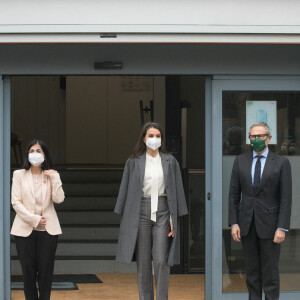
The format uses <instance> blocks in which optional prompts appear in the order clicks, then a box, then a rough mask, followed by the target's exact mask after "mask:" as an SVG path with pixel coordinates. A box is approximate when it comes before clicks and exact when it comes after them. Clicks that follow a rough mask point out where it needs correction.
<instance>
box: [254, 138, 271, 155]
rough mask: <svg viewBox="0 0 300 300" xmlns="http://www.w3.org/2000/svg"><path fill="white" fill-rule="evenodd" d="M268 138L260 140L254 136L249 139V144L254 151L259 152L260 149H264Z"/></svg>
mask: <svg viewBox="0 0 300 300" xmlns="http://www.w3.org/2000/svg"><path fill="white" fill-rule="evenodd" d="M267 139H268V138H266V139H265V140H260V139H258V138H256V139H255V140H250V144H251V146H252V148H253V150H254V151H256V152H260V151H262V150H264V149H265V148H266V140H267Z"/></svg>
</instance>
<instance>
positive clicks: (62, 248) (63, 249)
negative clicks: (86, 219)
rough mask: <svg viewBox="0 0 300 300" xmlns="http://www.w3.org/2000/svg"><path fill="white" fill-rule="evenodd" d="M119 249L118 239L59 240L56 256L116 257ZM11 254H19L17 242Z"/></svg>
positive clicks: (13, 244)
mask: <svg viewBox="0 0 300 300" xmlns="http://www.w3.org/2000/svg"><path fill="white" fill-rule="evenodd" d="M116 250H117V241H114V240H107V241H102V240H101V241H95V240H93V241H82V242H78V241H72V242H68V243H65V242H63V241H59V243H58V245H57V250H56V256H64V257H66V258H69V257H70V256H71V257H72V256H73V257H74V256H77V257H78V258H80V257H88V256H102V257H105V256H108V257H110V258H111V257H115V255H116ZM11 256H17V249H16V245H15V243H14V242H13V243H11Z"/></svg>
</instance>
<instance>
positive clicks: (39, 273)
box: [15, 230, 58, 300]
mask: <svg viewBox="0 0 300 300" xmlns="http://www.w3.org/2000/svg"><path fill="white" fill-rule="evenodd" d="M57 238H58V236H57V235H50V234H49V233H47V231H34V230H33V231H32V233H31V234H30V235H29V236H28V237H20V236H15V240H16V246H17V252H18V255H19V259H20V263H21V267H22V272H23V278H24V294H25V298H26V300H49V299H50V294H51V286H52V278H53V269H54V259H55V252H56V247H57ZM36 282H38V286H39V296H38V290H37V287H36Z"/></svg>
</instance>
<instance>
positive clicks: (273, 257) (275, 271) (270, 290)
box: [242, 218, 280, 300]
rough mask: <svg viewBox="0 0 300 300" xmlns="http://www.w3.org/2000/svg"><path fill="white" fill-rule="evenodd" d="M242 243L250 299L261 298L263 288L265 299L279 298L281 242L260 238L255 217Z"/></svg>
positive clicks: (257, 299)
mask: <svg viewBox="0 0 300 300" xmlns="http://www.w3.org/2000/svg"><path fill="white" fill-rule="evenodd" d="M242 244H243V249H244V256H245V266H246V277H247V279H246V282H247V287H248V292H249V300H261V299H262V289H263V290H264V293H265V300H278V299H279V268H278V265H279V256H280V244H275V243H274V242H273V239H260V238H259V237H258V235H257V232H256V228H255V222H254V218H253V220H252V222H251V226H250V230H249V233H248V234H247V235H246V236H243V237H242Z"/></svg>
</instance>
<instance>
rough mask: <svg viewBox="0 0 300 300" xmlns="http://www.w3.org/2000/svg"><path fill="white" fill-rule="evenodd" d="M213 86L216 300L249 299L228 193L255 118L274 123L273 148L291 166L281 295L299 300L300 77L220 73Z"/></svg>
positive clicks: (248, 148)
mask: <svg viewBox="0 0 300 300" xmlns="http://www.w3.org/2000/svg"><path fill="white" fill-rule="evenodd" d="M212 86H213V88H212V91H213V97H212V108H213V109H212V120H213V122H212V137H213V139H212V149H213V152H212V172H213V173H212V178H213V180H212V200H211V203H212V233H213V234H212V268H211V270H212V282H213V285H212V299H230V300H234V299H239V300H243V299H245V300H246V299H248V294H247V287H246V276H245V268H244V257H243V249H242V246H241V244H240V243H236V242H234V241H233V240H232V238H231V229H230V227H228V193H229V184H230V177H231V170H232V166H233V162H234V159H235V156H236V155H239V154H242V153H245V152H247V151H250V146H249V144H248V143H247V142H248V139H247V136H248V130H249V127H250V125H251V123H254V122H255V121H264V122H266V123H268V124H269V125H270V126H271V130H272V135H273V138H272V141H271V145H270V146H269V149H270V150H271V151H273V152H275V153H277V154H279V155H283V156H286V157H287V158H288V159H289V161H290V163H291V166H292V178H293V191H292V192H293V195H292V201H293V203H292V216H291V228H290V230H289V232H288V233H287V234H286V240H285V241H284V242H283V243H282V245H281V255H280V264H279V267H280V291H281V295H280V299H282V300H286V299H298V298H300V286H299V280H300V251H299V247H300V221H299V220H300V218H299V213H300V190H299V186H300V185H299V184H298V183H297V181H298V178H300V78H295V77H288V78H286V77H285V78H278V77H277V78H272V77H268V78H251V77H248V78H237V77H236V78H229V79H227V78H225V77H223V78H222V77H217V78H214V80H213V82H212ZM207 299H209V298H207Z"/></svg>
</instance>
